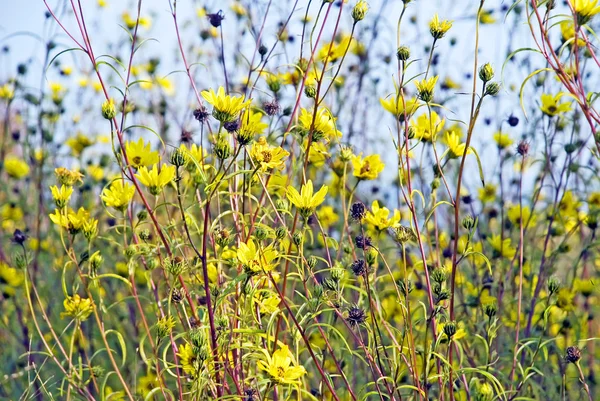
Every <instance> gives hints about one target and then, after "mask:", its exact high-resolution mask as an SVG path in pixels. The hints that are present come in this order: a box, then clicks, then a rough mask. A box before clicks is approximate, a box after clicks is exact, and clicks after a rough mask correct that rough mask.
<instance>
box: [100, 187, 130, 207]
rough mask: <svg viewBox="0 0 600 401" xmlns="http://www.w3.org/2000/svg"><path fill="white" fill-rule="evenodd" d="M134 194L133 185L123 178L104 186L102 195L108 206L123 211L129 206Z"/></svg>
mask: <svg viewBox="0 0 600 401" xmlns="http://www.w3.org/2000/svg"><path fill="white" fill-rule="evenodd" d="M134 194H135V188H134V187H133V185H130V184H128V183H126V182H125V181H124V180H123V179H117V180H115V181H113V182H112V183H111V184H110V187H109V188H104V190H103V191H102V195H101V197H102V201H103V202H104V204H105V205H106V206H108V207H113V208H115V209H117V210H120V211H121V212H122V211H123V210H125V209H126V208H127V206H128V205H129V202H131V199H133V195H134Z"/></svg>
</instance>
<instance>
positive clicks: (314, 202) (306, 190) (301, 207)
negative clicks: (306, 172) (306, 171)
mask: <svg viewBox="0 0 600 401" xmlns="http://www.w3.org/2000/svg"><path fill="white" fill-rule="evenodd" d="M327 190H328V187H327V186H326V185H323V186H322V187H321V189H319V191H318V192H317V193H316V194H314V195H313V192H314V191H313V183H312V181H311V180H308V181H307V182H306V184H304V185H302V188H301V189H300V193H298V191H297V190H296V188H294V187H288V189H287V192H286V196H287V198H288V200H289V201H290V202H292V204H293V205H294V206H296V208H297V209H298V211H299V212H300V214H301V215H302V216H303V217H304V218H308V217H309V216H310V215H312V214H313V213H314V212H315V209H316V208H317V206H319V205H320V204H321V203H323V201H324V200H325V195H327Z"/></svg>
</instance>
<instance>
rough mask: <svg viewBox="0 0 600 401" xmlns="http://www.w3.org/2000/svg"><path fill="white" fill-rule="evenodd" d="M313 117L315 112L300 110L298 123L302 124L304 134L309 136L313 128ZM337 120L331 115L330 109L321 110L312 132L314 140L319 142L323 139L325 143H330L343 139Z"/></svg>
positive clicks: (301, 128) (316, 117) (318, 112)
mask: <svg viewBox="0 0 600 401" xmlns="http://www.w3.org/2000/svg"><path fill="white" fill-rule="evenodd" d="M313 115H314V110H311V111H308V110H306V109H301V110H300V115H299V116H298V121H299V123H300V130H301V131H302V133H303V134H308V133H309V132H310V129H311V127H313ZM335 120H336V119H335V117H333V115H331V112H330V111H329V110H328V109H325V108H321V109H319V110H318V111H317V114H316V116H315V122H314V129H313V131H312V135H313V140H314V141H319V140H321V139H323V140H325V142H329V141H332V140H335V139H338V138H341V137H342V133H341V132H340V131H339V130H338V129H337V127H336V125H335Z"/></svg>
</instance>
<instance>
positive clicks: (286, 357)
mask: <svg viewBox="0 0 600 401" xmlns="http://www.w3.org/2000/svg"><path fill="white" fill-rule="evenodd" d="M262 351H263V352H264V354H265V360H260V361H258V367H259V368H260V369H262V370H264V371H265V372H267V373H268V374H269V376H271V380H272V381H274V382H275V383H279V384H299V383H300V380H299V379H300V378H301V377H302V376H304V374H306V369H304V367H303V366H296V364H295V363H293V360H292V357H293V355H292V353H291V352H290V350H289V348H288V347H287V345H283V346H282V347H280V348H279V349H278V350H277V351H275V353H273V355H272V356H271V355H269V353H268V352H267V351H266V350H262Z"/></svg>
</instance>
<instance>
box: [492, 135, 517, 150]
mask: <svg viewBox="0 0 600 401" xmlns="http://www.w3.org/2000/svg"><path fill="white" fill-rule="evenodd" d="M494 142H496V146H498V148H499V149H506V148H508V147H509V146H511V145H512V144H513V143H515V141H513V140H512V139H511V137H509V136H508V134H507V133H505V132H502V131H498V132H496V133H495V134H494Z"/></svg>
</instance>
